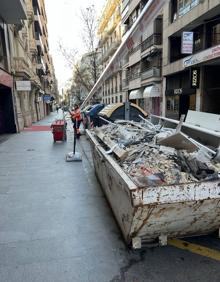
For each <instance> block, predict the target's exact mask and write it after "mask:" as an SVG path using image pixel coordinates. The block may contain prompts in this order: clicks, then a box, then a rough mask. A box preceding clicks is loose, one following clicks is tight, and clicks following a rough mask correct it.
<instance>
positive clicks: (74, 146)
mask: <svg viewBox="0 0 220 282" xmlns="http://www.w3.org/2000/svg"><path fill="white" fill-rule="evenodd" d="M76 130H77V120H76V121H75V125H74V136H73V154H74V155H75V152H76Z"/></svg>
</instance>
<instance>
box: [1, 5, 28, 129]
mask: <svg viewBox="0 0 220 282" xmlns="http://www.w3.org/2000/svg"><path fill="white" fill-rule="evenodd" d="M12 5H13V10H12V8H11V6H12ZM26 18H27V15H26V10H25V3H24V2H23V1H22V0H19V1H18V0H14V1H8V0H4V1H1V9H0V134H2V133H14V132H16V131H17V128H18V124H17V116H16V107H15V97H14V94H13V93H14V76H13V72H12V68H13V66H12V64H13V61H12V52H13V50H12V49H11V44H10V42H11V37H12V36H13V33H12V32H13V31H12V30H11V26H15V27H16V30H18V28H19V27H20V26H21V20H25V19H26ZM16 30H15V31H16Z"/></svg>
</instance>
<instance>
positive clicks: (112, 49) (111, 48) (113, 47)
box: [101, 41, 121, 63]
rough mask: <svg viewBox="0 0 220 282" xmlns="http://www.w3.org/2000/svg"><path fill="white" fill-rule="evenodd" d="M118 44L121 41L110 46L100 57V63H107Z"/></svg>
mask: <svg viewBox="0 0 220 282" xmlns="http://www.w3.org/2000/svg"><path fill="white" fill-rule="evenodd" d="M120 43H121V41H115V42H113V43H112V44H111V46H110V47H109V48H108V49H107V50H106V51H105V53H104V54H103V56H102V59H101V62H102V63H103V62H105V61H107V60H108V58H109V57H111V56H113V54H114V53H115V51H116V50H117V48H118V46H119V45H120Z"/></svg>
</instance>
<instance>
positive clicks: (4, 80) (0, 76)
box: [0, 69, 13, 88]
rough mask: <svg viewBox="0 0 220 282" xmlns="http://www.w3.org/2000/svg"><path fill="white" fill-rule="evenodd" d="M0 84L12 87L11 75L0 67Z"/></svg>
mask: <svg viewBox="0 0 220 282" xmlns="http://www.w3.org/2000/svg"><path fill="white" fill-rule="evenodd" d="M0 84H2V85H4V86H7V87H10V88H12V87H13V77H12V76H11V75H10V74H8V73H7V72H5V71H3V70H2V69H0Z"/></svg>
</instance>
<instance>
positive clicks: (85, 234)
mask: <svg viewBox="0 0 220 282" xmlns="http://www.w3.org/2000/svg"><path fill="white" fill-rule="evenodd" d="M54 118H55V114H54V113H53V114H51V115H50V117H48V118H46V119H45V120H43V121H41V122H40V123H38V124H39V125H50V124H51V123H52V121H53V120H54ZM68 130H69V131H68V140H67V142H66V143H65V142H64V143H58V142H57V143H53V137H52V134H51V132H49V131H34V132H21V133H20V134H16V135H13V136H11V137H10V138H9V139H8V140H7V141H5V142H3V143H1V144H0V282H32V281H36V282H58V281H59V282H69V281H71V282H81V281H82V282H87V281H89V282H105V281H106V282H110V281H112V282H120V281H126V282H127V281H128V282H130V281H131V282H142V281H154V282H160V281H161V282H165V281H167V282H171V281H212V282H214V281H218V276H219V274H220V271H219V263H218V262H215V261H211V260H210V259H208V258H206V259H204V258H203V257H200V256H198V255H194V254H190V253H186V252H183V251H181V250H178V249H175V248H173V247H166V248H156V249H151V250H149V249H148V250H142V251H140V252H131V251H129V250H128V248H127V247H126V246H125V245H124V241H123V240H122V238H121V235H120V231H119V228H118V227H117V225H116V223H115V221H114V218H113V216H112V211H111V209H110V207H109V206H108V204H107V203H106V200H105V198H104V196H103V193H102V191H101V189H100V187H99V184H98V183H97V180H96V178H95V175H94V171H93V166H92V159H91V153H90V148H89V145H88V142H87V140H86V137H85V136H82V138H81V140H80V143H78V148H77V150H80V151H81V152H82V156H83V162H77V163H67V162H65V154H66V153H68V152H70V151H71V150H72V140H73V136H72V128H71V126H69V127H68ZM204 260H205V261H206V263H203V261H204Z"/></svg>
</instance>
